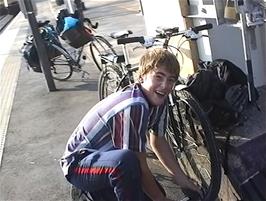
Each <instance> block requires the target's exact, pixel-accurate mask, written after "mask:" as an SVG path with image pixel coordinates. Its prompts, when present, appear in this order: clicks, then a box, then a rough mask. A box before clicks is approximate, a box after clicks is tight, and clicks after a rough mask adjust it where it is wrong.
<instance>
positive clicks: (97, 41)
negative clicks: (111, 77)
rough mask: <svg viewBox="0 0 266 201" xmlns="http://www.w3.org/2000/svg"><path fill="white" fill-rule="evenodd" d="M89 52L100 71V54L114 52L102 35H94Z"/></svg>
mask: <svg viewBox="0 0 266 201" xmlns="http://www.w3.org/2000/svg"><path fill="white" fill-rule="evenodd" d="M90 52H91V56H92V59H93V61H94V63H95V65H96V66H97V68H98V69H99V70H100V71H102V64H101V55H107V54H115V55H116V52H115V50H114V49H113V47H112V45H111V44H110V43H109V42H108V41H107V40H106V39H105V38H104V37H102V36H95V37H94V40H93V41H92V42H91V43H90Z"/></svg>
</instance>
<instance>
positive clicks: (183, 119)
mask: <svg viewBox="0 0 266 201" xmlns="http://www.w3.org/2000/svg"><path fill="white" fill-rule="evenodd" d="M176 94H177V96H178V97H179V99H178V100H177V102H176V105H175V106H174V108H173V110H170V111H169V112H171V111H172V112H173V113H172V114H173V116H174V119H172V118H171V117H170V126H169V127H168V129H167V135H166V136H167V137H166V139H167V140H168V142H169V144H170V146H171V148H172V150H173V152H174V154H175V156H176V158H177V160H178V162H179V165H180V167H181V169H182V170H183V171H184V173H185V174H186V175H187V176H188V177H189V178H191V179H192V180H194V181H196V182H197V184H198V185H199V186H201V188H202V190H203V193H204V198H203V199H202V200H204V201H214V200H215V199H216V198H217V197H218V193H219V189H220V182H221V166H220V161H219V157H218V149H217V146H216V143H215V138H214V133H213V131H212V128H211V126H210V124H209V122H208V119H207V117H206V115H205V113H204V112H203V110H202V109H201V107H200V105H199V104H198V102H197V101H196V100H195V99H194V98H193V97H192V96H191V95H190V94H189V93H188V92H187V91H177V92H176ZM174 131H175V132H176V131H178V134H176V133H175V134H174Z"/></svg>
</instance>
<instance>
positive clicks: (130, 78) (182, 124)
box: [98, 24, 221, 201]
mask: <svg viewBox="0 0 266 201" xmlns="http://www.w3.org/2000/svg"><path fill="white" fill-rule="evenodd" d="M211 27H212V26H211V25H210V24H207V25H202V26H198V27H193V28H190V29H188V30H185V31H179V29H178V28H177V27H175V28H168V29H160V30H157V32H158V33H159V34H158V35H157V36H156V37H145V36H140V37H127V38H119V37H118V38H117V43H118V44H119V45H122V48H123V55H109V56H108V57H107V56H105V55H102V64H103V66H104V68H103V71H102V72H101V74H100V77H99V88H98V89H99V98H100V99H103V98H105V97H106V96H108V95H109V94H111V93H113V92H115V91H117V90H119V89H121V88H123V87H124V86H126V85H128V84H131V83H133V82H134V72H135V71H136V70H137V67H132V66H131V64H130V63H129V60H128V53H127V47H126V45H127V44H130V43H136V42H138V43H141V44H143V45H144V46H145V47H146V48H149V47H153V46H154V45H155V43H156V42H159V43H160V44H161V46H162V47H163V48H169V40H170V39H171V37H173V36H177V35H181V36H184V37H186V39H187V40H196V39H197V38H198V37H199V35H198V32H199V31H202V30H205V29H209V28H211ZM161 39H163V40H164V42H163V43H161V41H160V40H161ZM182 44H183V43H182ZM170 47H171V48H175V47H174V46H170ZM176 50H177V52H178V51H179V47H177V48H176ZM182 83H183V82H182V80H179V82H178V83H177V85H176V87H175V88H174V90H173V91H172V93H171V94H170V95H169V97H168V104H169V111H168V113H169V125H168V128H167V131H166V139H167V141H168V143H169V144H170V146H171V148H172V151H173V153H174V155H175V157H176V159H177V161H178V162H179V164H180V166H181V168H182V169H183V171H184V172H185V173H186V175H187V176H188V177H190V178H191V179H193V180H194V181H196V182H197V183H198V185H200V186H201V188H202V190H203V195H204V198H203V200H205V201H214V200H215V199H216V198H217V196H218V193H219V189H220V182H221V166H220V160H219V155H218V148H217V146H216V144H215V137H214V133H213V130H212V127H211V125H210V123H209V121H208V117H207V115H206V114H205V112H204V111H203V109H202V108H201V106H200V104H199V103H198V101H197V100H196V99H195V98H194V97H193V96H192V95H191V94H190V93H189V92H188V91H186V89H185V87H186V86H185V85H184V84H182Z"/></svg>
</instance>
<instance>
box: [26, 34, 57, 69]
mask: <svg viewBox="0 0 266 201" xmlns="http://www.w3.org/2000/svg"><path fill="white" fill-rule="evenodd" d="M46 48H47V54H48V58H49V59H53V58H55V57H57V56H59V55H61V53H60V52H59V51H58V50H56V49H55V48H53V47H52V46H51V47H50V46H46ZM21 52H22V54H23V58H24V59H25V60H26V62H27V64H28V69H30V68H31V69H32V70H33V71H34V72H37V73H41V72H42V69H41V65H40V60H39V57H38V52H37V49H36V47H35V45H34V42H33V36H28V37H27V39H26V42H25V43H24V44H23V47H22V48H21Z"/></svg>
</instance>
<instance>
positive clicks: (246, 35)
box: [240, 13, 255, 103]
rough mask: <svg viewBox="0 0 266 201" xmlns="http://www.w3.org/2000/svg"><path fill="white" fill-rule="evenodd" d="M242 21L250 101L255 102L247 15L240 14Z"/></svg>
mask: <svg viewBox="0 0 266 201" xmlns="http://www.w3.org/2000/svg"><path fill="white" fill-rule="evenodd" d="M240 20H241V25H242V26H241V33H242V42H243V49H244V57H245V62H246V70H247V73H248V95H249V101H250V102H252V103H253V102H254V101H255V86H254V78H253V69H252V61H251V52H250V47H249V44H250V38H249V36H250V35H249V31H252V30H248V29H251V28H248V27H247V22H246V16H245V13H240ZM253 31H254V30H253Z"/></svg>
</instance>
